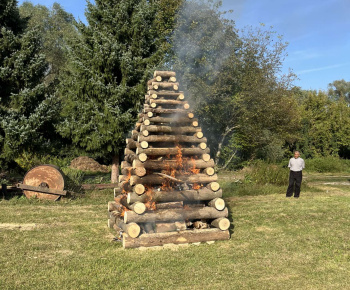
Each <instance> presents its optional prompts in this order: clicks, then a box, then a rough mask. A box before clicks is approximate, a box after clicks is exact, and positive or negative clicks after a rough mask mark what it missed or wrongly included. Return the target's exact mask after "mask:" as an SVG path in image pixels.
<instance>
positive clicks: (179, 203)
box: [156, 201, 184, 209]
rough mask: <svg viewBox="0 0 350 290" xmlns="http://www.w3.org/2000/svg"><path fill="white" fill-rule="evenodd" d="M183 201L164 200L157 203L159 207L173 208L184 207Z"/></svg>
mask: <svg viewBox="0 0 350 290" xmlns="http://www.w3.org/2000/svg"><path fill="white" fill-rule="evenodd" d="M183 205H184V203H183V201H173V202H163V203H157V204H156V207H157V209H171V208H183Z"/></svg>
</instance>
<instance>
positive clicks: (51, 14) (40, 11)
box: [19, 2, 77, 82]
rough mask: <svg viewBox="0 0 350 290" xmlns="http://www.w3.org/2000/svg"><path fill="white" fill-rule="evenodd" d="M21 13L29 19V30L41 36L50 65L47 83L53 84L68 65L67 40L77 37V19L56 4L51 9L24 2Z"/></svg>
mask: <svg viewBox="0 0 350 290" xmlns="http://www.w3.org/2000/svg"><path fill="white" fill-rule="evenodd" d="M19 11H20V15H21V16H22V17H23V18H25V19H28V24H27V29H37V30H38V31H39V32H40V34H41V38H42V48H41V52H42V53H43V54H44V55H45V56H46V61H47V62H48V64H49V70H48V71H47V72H46V82H51V81H53V80H55V79H56V78H57V77H58V74H59V72H60V71H61V70H63V68H64V66H65V64H66V53H65V47H66V43H67V40H68V39H69V38H72V37H75V36H77V30H76V29H75V26H74V23H75V19H74V17H73V15H72V14H70V13H68V12H66V11H65V10H64V9H63V8H62V6H61V5H60V4H58V3H56V2H55V3H53V5H52V7H51V8H48V7H46V6H43V5H35V6H34V5H33V4H32V3H30V2H24V3H23V4H22V5H21V6H20V7H19Z"/></svg>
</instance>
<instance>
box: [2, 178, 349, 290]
mask: <svg viewBox="0 0 350 290" xmlns="http://www.w3.org/2000/svg"><path fill="white" fill-rule="evenodd" d="M333 177H334V180H336V181H337V182H338V181H339V182H342V181H343V180H347V178H349V177H346V176H345V177H338V176H333ZM230 178H231V179H232V180H234V179H235V177H234V176H229V174H226V175H225V174H222V175H221V179H222V180H226V181H225V182H229V180H228V179H230ZM306 180H308V187H309V188H313V189H315V190H309V189H308V188H306V189H304V190H302V193H301V197H300V198H299V199H297V200H295V199H294V198H291V199H286V198H285V196H284V191H285V188H284V187H283V189H284V190H283V192H282V193H281V192H280V191H275V192H273V189H270V191H272V192H270V193H269V194H265V195H256V196H238V195H237V194H236V193H235V190H236V189H235V188H231V189H230V187H227V188H226V189H225V190H226V191H229V190H233V192H230V193H227V194H226V195H227V196H228V197H227V198H226V202H227V205H228V207H229V209H230V218H231V219H233V223H234V232H233V233H232V237H231V239H230V240H229V241H221V242H216V243H215V244H213V245H207V244H201V245H199V246H195V245H190V246H186V247H180V246H177V247H172V248H164V249H158V250H149V249H148V250H146V251H141V250H139V249H129V250H123V249H122V247H121V245H120V244H119V243H117V242H113V241H112V240H113V237H114V233H113V232H111V231H110V230H109V229H108V228H107V227H106V224H107V201H108V200H112V199H113V193H112V191H111V190H105V191H94V192H90V193H86V194H85V195H81V196H80V197H78V198H76V199H71V200H67V199H66V200H63V201H61V202H54V203H52V202H45V201H38V200H26V199H25V198H18V199H17V198H13V199H11V200H9V201H1V202H0V221H1V223H35V224H37V228H36V229H34V230H28V231H20V230H0V265H1V267H0V285H1V287H0V288H1V289H348V288H350V246H349V245H350V231H349V229H350V219H349V211H350V188H346V187H344V186H340V187H338V186H337V185H326V184H324V183H326V182H329V181H332V177H325V176H324V175H315V174H313V175H311V174H310V175H306ZM223 182H224V181H223ZM281 189H282V187H281Z"/></svg>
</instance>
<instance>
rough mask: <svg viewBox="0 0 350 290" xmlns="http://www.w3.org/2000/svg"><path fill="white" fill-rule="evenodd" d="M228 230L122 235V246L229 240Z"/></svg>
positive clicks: (152, 245) (151, 245)
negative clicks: (136, 235) (135, 236)
mask: <svg viewBox="0 0 350 290" xmlns="http://www.w3.org/2000/svg"><path fill="white" fill-rule="evenodd" d="M229 239H230V232H229V231H228V230H227V231H221V230H219V229H205V230H191V231H189V230H186V231H180V232H169V233H154V234H142V235H140V236H139V237H138V238H137V239H132V238H129V237H128V236H127V235H125V234H124V235H123V248H124V249H128V248H139V247H154V246H163V245H166V244H187V243H200V242H207V241H221V240H229Z"/></svg>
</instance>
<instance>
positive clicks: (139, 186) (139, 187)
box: [128, 184, 146, 203]
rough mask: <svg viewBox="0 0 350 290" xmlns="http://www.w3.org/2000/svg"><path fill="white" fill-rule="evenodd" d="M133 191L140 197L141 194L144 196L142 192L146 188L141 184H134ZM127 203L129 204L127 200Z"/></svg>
mask: <svg viewBox="0 0 350 290" xmlns="http://www.w3.org/2000/svg"><path fill="white" fill-rule="evenodd" d="M134 191H135V193H136V194H138V195H141V194H144V192H145V191H146V188H145V186H144V185H143V184H136V185H135V187H134ZM128 197H129V196H128ZM128 199H129V198H128ZM128 203H129V200H128Z"/></svg>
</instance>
